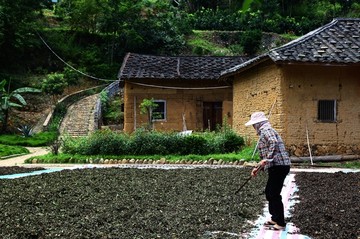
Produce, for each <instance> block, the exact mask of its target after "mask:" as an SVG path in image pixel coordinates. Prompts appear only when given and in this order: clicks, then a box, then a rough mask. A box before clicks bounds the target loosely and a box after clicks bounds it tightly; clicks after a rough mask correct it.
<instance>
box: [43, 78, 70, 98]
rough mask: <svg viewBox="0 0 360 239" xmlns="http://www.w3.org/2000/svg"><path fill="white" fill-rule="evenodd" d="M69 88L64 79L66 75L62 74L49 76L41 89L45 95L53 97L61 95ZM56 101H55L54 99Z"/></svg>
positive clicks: (44, 80)
mask: <svg viewBox="0 0 360 239" xmlns="http://www.w3.org/2000/svg"><path fill="white" fill-rule="evenodd" d="M66 86H67V82H66V80H65V79H64V75H63V74H60V73H51V74H48V75H47V77H46V78H45V79H43V81H42V84H41V89H42V90H43V92H44V93H46V94H49V95H52V96H53V97H55V96H59V95H61V94H62V93H63V92H64V90H65V88H66ZM54 101H55V99H54Z"/></svg>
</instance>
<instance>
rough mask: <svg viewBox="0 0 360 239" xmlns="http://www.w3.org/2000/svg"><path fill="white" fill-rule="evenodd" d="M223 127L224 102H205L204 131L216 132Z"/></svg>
mask: <svg viewBox="0 0 360 239" xmlns="http://www.w3.org/2000/svg"><path fill="white" fill-rule="evenodd" d="M217 125H222V102H203V129H204V130H206V129H207V130H210V131H214V130H215V129H216V127H217Z"/></svg>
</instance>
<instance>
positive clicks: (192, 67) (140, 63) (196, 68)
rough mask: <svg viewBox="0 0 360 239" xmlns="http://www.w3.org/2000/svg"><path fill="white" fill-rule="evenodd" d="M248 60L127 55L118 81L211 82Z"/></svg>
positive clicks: (243, 58)
mask: <svg viewBox="0 0 360 239" xmlns="http://www.w3.org/2000/svg"><path fill="white" fill-rule="evenodd" d="M248 59H249V58H247V57H239V56H237V57H235V56H225V57H220V56H219V57H215V56H202V57H197V56H152V55H142V54H135V53H128V54H127V55H126V57H125V58H124V61H123V64H122V66H121V69H120V72H119V74H118V78H121V79H155V78H156V79H185V80H189V79H191V80H196V79H210V80H212V79H214V80H215V79H218V78H219V76H220V74H221V72H222V71H224V70H226V69H229V68H232V67H234V66H236V65H239V64H242V63H243V62H246V61H247V60H248Z"/></svg>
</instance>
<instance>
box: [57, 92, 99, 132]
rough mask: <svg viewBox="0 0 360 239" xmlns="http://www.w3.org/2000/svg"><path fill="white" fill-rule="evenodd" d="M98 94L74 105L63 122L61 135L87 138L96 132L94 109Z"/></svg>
mask: <svg viewBox="0 0 360 239" xmlns="http://www.w3.org/2000/svg"><path fill="white" fill-rule="evenodd" d="M97 98H98V94H95V95H91V96H87V97H85V98H83V99H81V100H79V101H77V102H75V103H74V104H72V105H71V106H70V107H69V108H68V110H67V113H66V115H65V117H64V119H63V121H62V122H61V125H60V135H61V136H66V135H68V136H71V137H80V136H87V135H88V134H89V133H91V132H93V131H94V130H95V125H94V113H95V112H94V108H95V105H96V100H97Z"/></svg>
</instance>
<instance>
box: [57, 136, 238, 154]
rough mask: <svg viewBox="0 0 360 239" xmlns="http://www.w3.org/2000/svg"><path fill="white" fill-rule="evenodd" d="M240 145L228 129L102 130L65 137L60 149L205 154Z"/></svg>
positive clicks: (70, 152) (234, 148) (231, 149)
mask: <svg viewBox="0 0 360 239" xmlns="http://www.w3.org/2000/svg"><path fill="white" fill-rule="evenodd" d="M243 145H244V140H243V138H242V137H240V136H238V135H236V133H234V132H233V131H231V130H224V131H223V132H220V133H213V132H206V133H201V134H200V133H199V134H192V135H187V136H181V135H179V134H178V133H176V132H172V133H163V132H156V131H146V130H145V129H138V130H136V131H135V132H134V133H133V134H132V135H127V134H123V133H116V132H112V131H110V130H103V131H96V132H95V133H93V134H91V135H90V136H87V137H80V138H70V137H68V138H65V139H64V142H63V148H62V149H63V152H64V153H68V154H81V155H139V156H140V155H171V154H172V155H189V154H195V155H206V154H214V153H229V152H237V151H239V150H240V149H241V147H242V146H243Z"/></svg>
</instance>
